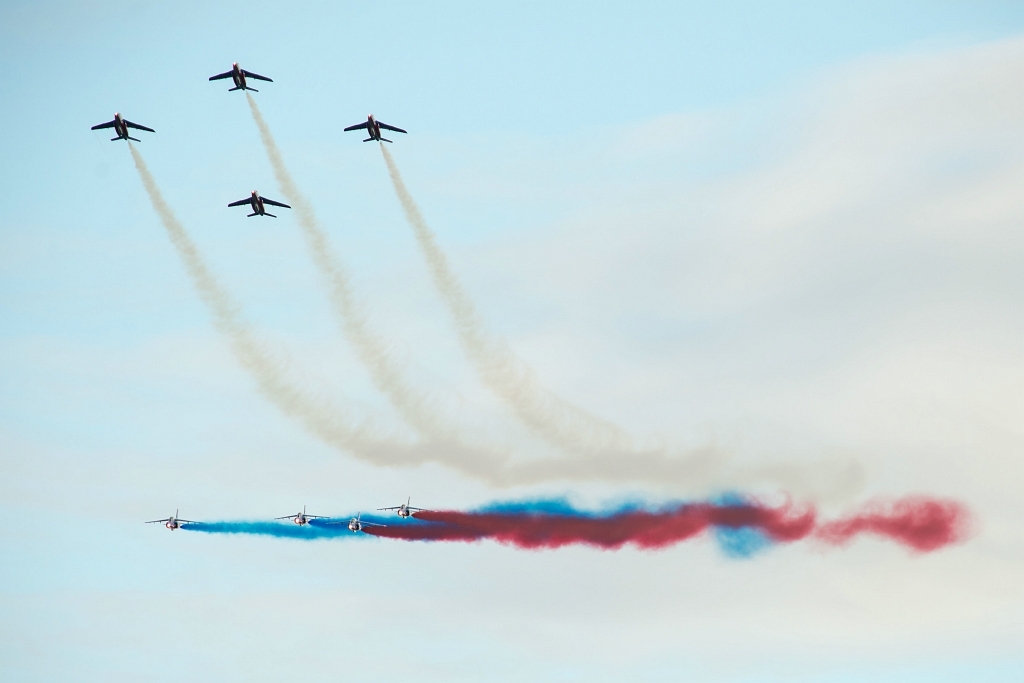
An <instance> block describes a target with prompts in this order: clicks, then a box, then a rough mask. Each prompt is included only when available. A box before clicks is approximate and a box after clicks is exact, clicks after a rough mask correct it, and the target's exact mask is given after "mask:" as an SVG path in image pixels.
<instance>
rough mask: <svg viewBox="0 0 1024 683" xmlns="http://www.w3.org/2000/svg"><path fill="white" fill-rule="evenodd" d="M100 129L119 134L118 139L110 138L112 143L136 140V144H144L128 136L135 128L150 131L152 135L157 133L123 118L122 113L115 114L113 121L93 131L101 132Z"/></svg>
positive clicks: (95, 127)
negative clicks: (110, 130)
mask: <svg viewBox="0 0 1024 683" xmlns="http://www.w3.org/2000/svg"><path fill="white" fill-rule="evenodd" d="M100 128H113V129H114V132H115V133H117V137H116V138H110V141H111V142H114V141H115V140H135V142H142V140H139V139H138V138H133V137H132V136H131V135H128V129H129V128H135V129H138V130H148V131H149V132H150V133H155V132H156V131H155V130H153V129H152V128H146V127H145V126H140V125H139V124H137V123H132V122H131V121H129V120H128V119H126V118H123V117H122V116H121V114H120V113H115V114H114V120H113V121H107V122H106V123H101V124H99V125H96V126H93V127H92V130H99V129H100Z"/></svg>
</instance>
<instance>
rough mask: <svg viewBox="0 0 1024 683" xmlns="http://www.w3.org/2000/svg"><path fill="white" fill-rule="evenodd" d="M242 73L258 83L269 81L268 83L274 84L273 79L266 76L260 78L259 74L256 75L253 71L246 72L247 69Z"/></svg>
mask: <svg viewBox="0 0 1024 683" xmlns="http://www.w3.org/2000/svg"><path fill="white" fill-rule="evenodd" d="M242 73H244V74H245V75H246V77H247V78H255V79H256V80H258V81H267V82H268V83H273V82H274V80H273V79H272V78H267V77H266V76H260V75H259V74H254V73H253V72H251V71H246V70H245V69H242ZM228 75H229V76H230V75H231V74H230V73H229V74H228Z"/></svg>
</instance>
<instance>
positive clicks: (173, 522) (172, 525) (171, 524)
mask: <svg viewBox="0 0 1024 683" xmlns="http://www.w3.org/2000/svg"><path fill="white" fill-rule="evenodd" d="M146 524H163V525H164V526H165V527H167V528H168V529H170V530H171V531H174V530H175V529H180V528H181V525H182V524H202V522H193V521H192V520H191V519H179V518H178V511H177V510H175V511H174V514H173V515H171V516H170V517H168V518H167V519H154V520H152V521H149V522H146Z"/></svg>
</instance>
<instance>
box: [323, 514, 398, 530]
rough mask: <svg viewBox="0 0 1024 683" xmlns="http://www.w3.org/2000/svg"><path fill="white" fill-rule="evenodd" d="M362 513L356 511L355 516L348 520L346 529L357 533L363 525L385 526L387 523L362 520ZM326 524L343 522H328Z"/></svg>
mask: <svg viewBox="0 0 1024 683" xmlns="http://www.w3.org/2000/svg"><path fill="white" fill-rule="evenodd" d="M362 516H363V513H362V512H360V513H358V514H357V515H356V516H355V517H353V518H352V519H350V520H348V530H349V531H351V532H352V533H358V532H360V531H363V529H364V527H368V526H387V524H377V523H376V522H364V521H362ZM328 524H344V522H328Z"/></svg>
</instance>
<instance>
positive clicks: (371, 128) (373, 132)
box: [345, 114, 409, 142]
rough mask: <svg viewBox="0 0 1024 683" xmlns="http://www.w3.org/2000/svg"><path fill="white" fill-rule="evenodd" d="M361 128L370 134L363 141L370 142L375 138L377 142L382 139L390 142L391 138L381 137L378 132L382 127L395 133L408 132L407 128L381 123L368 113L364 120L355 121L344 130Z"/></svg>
mask: <svg viewBox="0 0 1024 683" xmlns="http://www.w3.org/2000/svg"><path fill="white" fill-rule="evenodd" d="M362 128H365V129H366V132H367V133H369V135H370V137H368V138H366V139H365V140H363V142H370V141H372V140H377V141H378V142H380V141H382V140H383V141H384V142H391V140H388V139H387V138H384V137H381V134H380V129H381V128H383V129H384V130H393V131H395V132H396V133H408V132H409V131H407V130H402V129H401V128H395V127H394V126H389V125H388V124H386V123H381V122H380V121H378V120H377V119H375V118H373V114H370V115H369V116H367V117H366V121H364V122H363V123H357V124H356V125H354V126H349V127H348V128H346V129H345V130H346V131H348V130H360V129H362Z"/></svg>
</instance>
